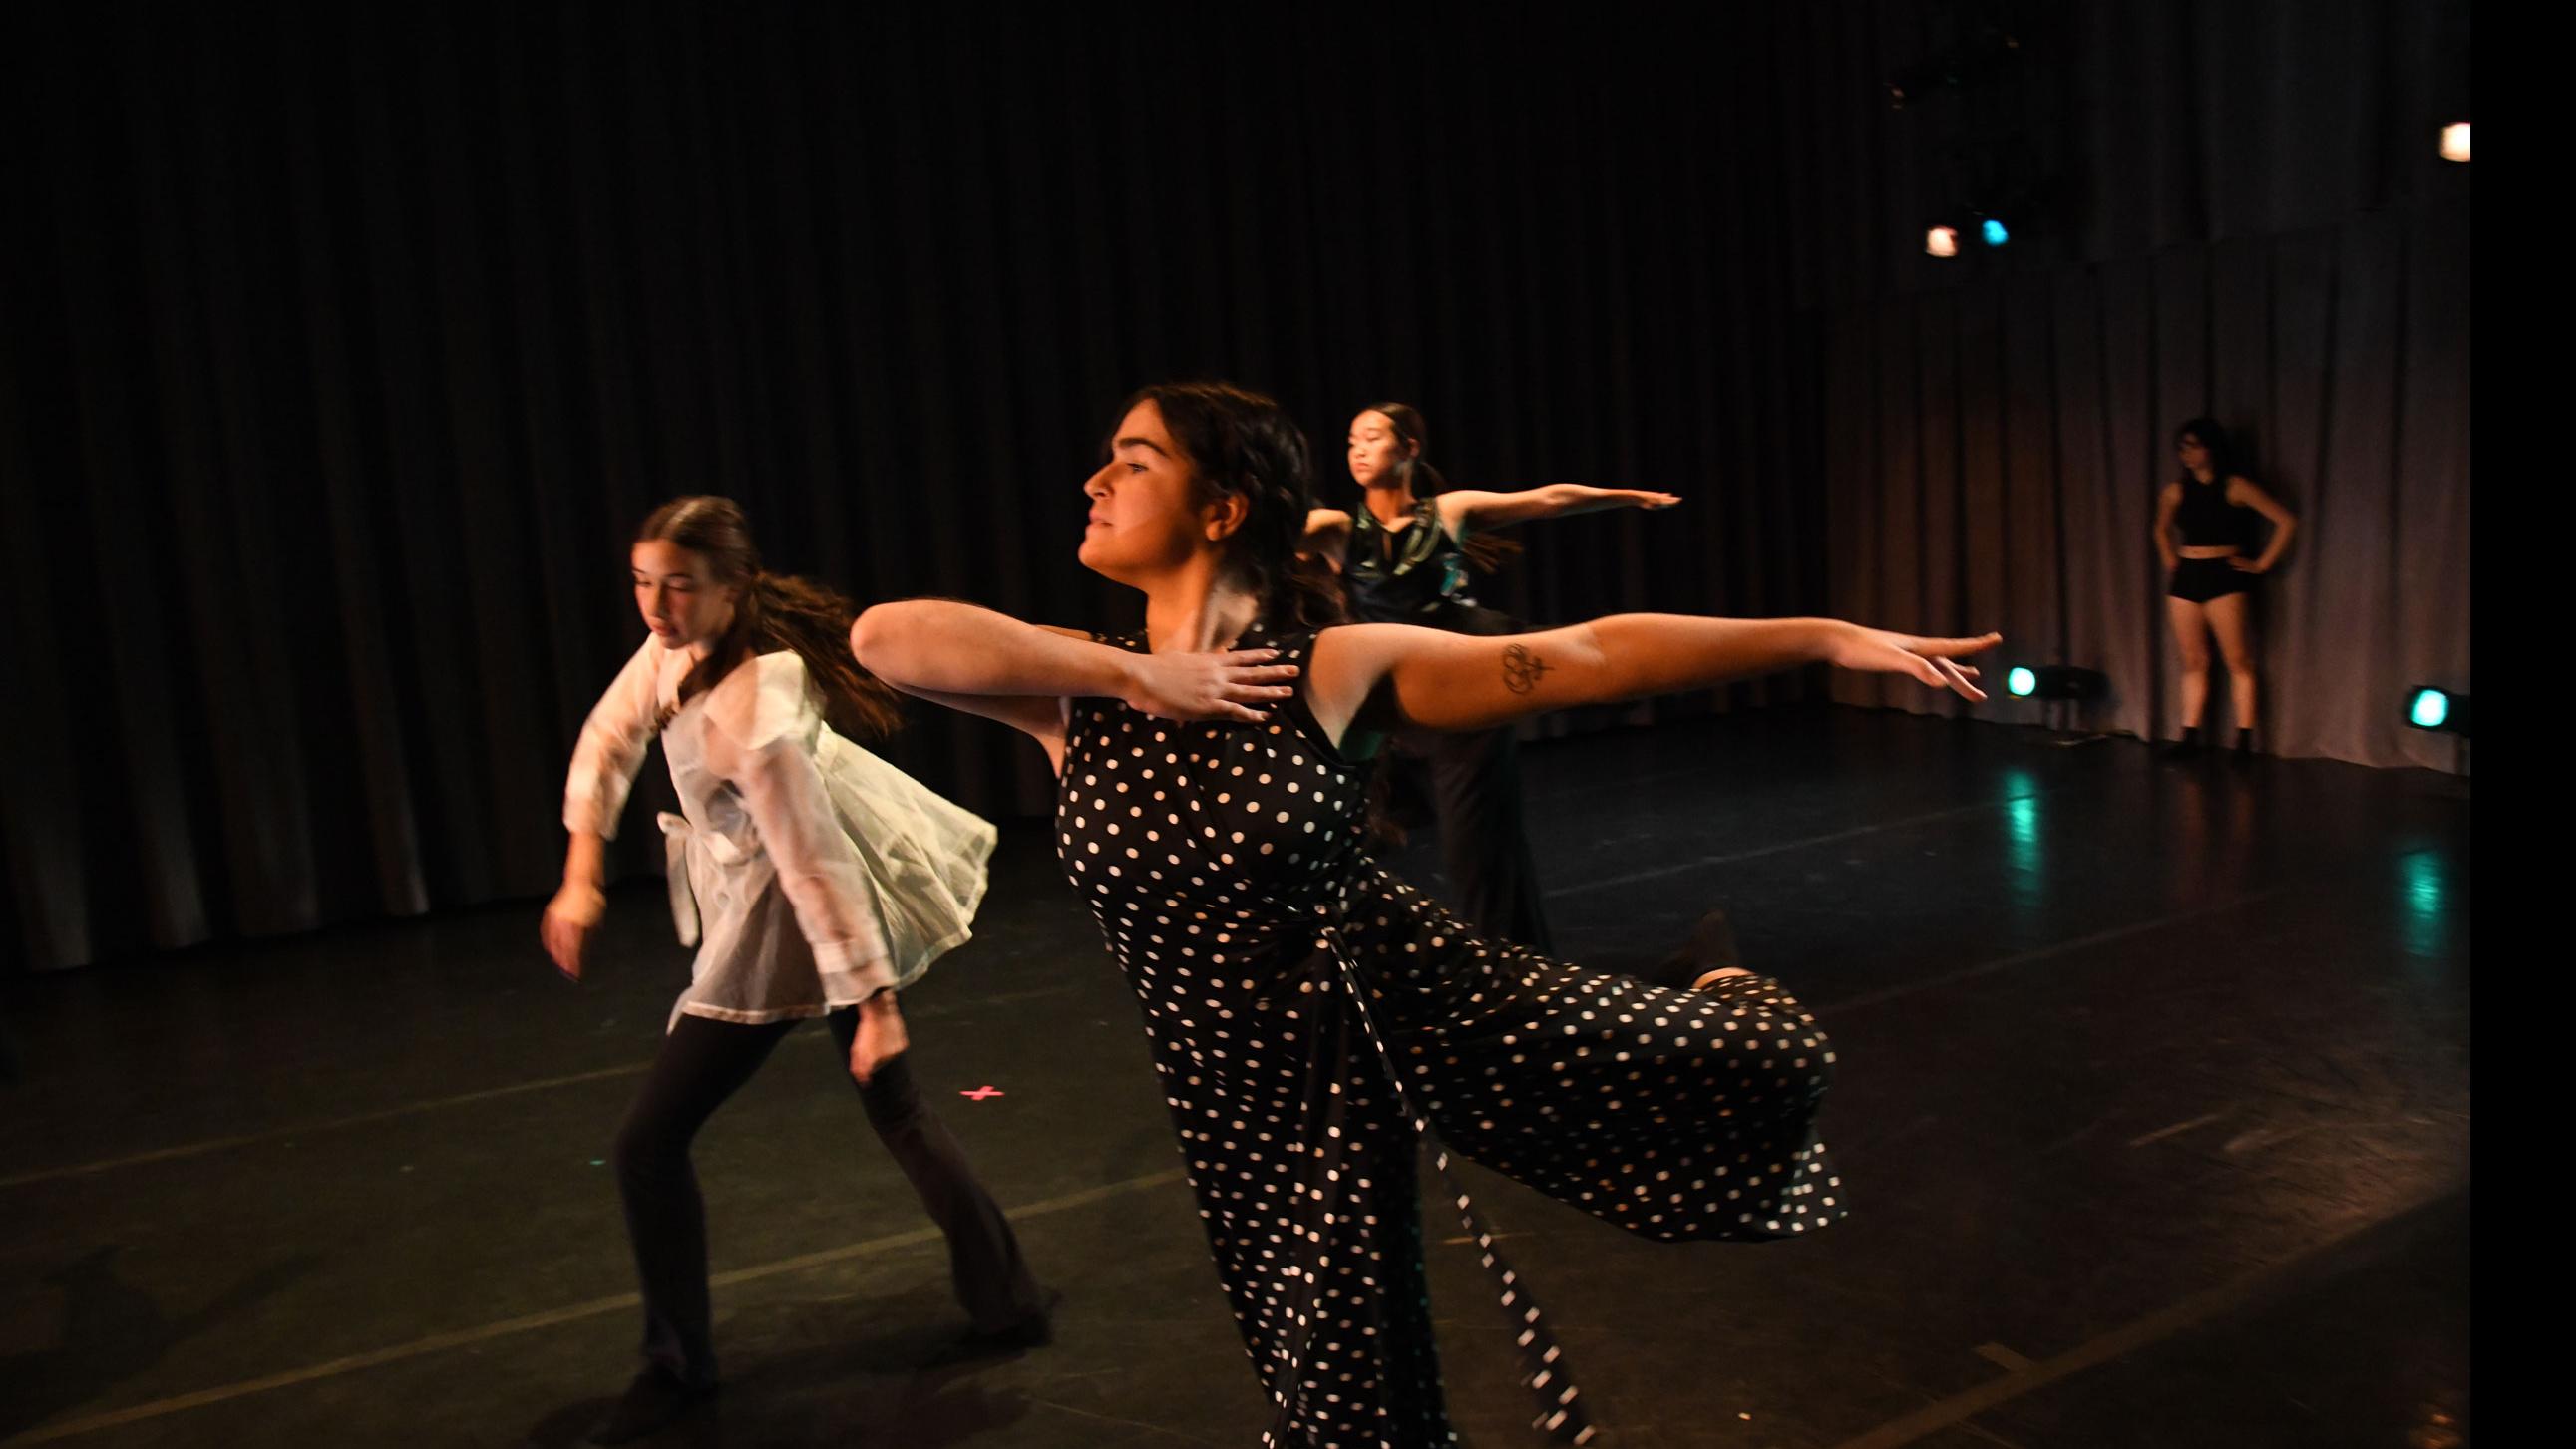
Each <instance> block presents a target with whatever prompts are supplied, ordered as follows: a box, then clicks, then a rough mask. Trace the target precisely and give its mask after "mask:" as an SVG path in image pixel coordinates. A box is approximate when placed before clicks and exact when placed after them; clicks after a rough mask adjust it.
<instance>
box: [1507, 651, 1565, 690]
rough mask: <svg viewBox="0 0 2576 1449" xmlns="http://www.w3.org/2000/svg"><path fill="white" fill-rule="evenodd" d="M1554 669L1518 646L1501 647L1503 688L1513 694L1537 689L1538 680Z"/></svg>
mask: <svg viewBox="0 0 2576 1449" xmlns="http://www.w3.org/2000/svg"><path fill="white" fill-rule="evenodd" d="M1554 667H1555V666H1553V665H1551V664H1549V663H1548V662H1547V661H1546V660H1544V659H1541V658H1539V657H1538V656H1537V655H1535V654H1532V653H1531V652H1529V650H1527V649H1525V648H1523V647H1521V646H1520V645H1518V644H1506V645H1504V646H1503V687H1504V688H1505V689H1508V690H1510V691H1511V692H1512V693H1514V694H1527V693H1529V692H1530V691H1531V690H1533V689H1536V688H1538V682H1539V680H1540V679H1542V678H1544V677H1545V676H1546V674H1547V672H1548V670H1550V669H1551V668H1554Z"/></svg>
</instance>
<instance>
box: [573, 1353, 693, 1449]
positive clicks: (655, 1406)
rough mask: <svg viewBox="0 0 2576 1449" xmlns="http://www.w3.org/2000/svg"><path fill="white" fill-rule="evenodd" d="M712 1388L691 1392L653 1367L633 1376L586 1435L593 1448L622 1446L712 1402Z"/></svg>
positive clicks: (665, 1370)
mask: <svg viewBox="0 0 2576 1449" xmlns="http://www.w3.org/2000/svg"><path fill="white" fill-rule="evenodd" d="M715 1395H716V1386H715V1385H713V1384H708V1385H705V1386H704V1387H702V1388H691V1387H690V1386H689V1385H687V1384H684V1383H682V1382H680V1381H679V1380H678V1379H677V1378H675V1377H673V1376H672V1374H671V1372H670V1370H668V1369H665V1368H663V1367H662V1366H661V1365H659V1364H656V1365H654V1366H653V1367H651V1368H648V1369H646V1370H644V1372H642V1373H640V1374H637V1375H636V1376H635V1382H633V1383H631V1384H628V1385H627V1386H626V1393H625V1394H624V1396H622V1397H620V1398H619V1399H618V1401H617V1407H616V1408H614V1409H611V1410H609V1411H608V1417H607V1418H605V1419H602V1420H600V1421H599V1427H598V1428H596V1429H593V1430H591V1431H590V1442H592V1443H593V1444H625V1443H630V1442H632V1441H634V1440H637V1439H641V1438H643V1437H644V1436H645V1435H647V1434H651V1433H654V1432H656V1431H658V1430H661V1429H664V1428H667V1427H669V1426H670V1425H672V1424H675V1423H678V1422H679V1421H680V1419H681V1418H682V1417H683V1416H685V1415H686V1414H688V1413H689V1411H691V1410H692V1409H695V1408H697V1407H698V1406H699V1405H700V1404H703V1403H705V1402H706V1401H707V1400H709V1399H712V1398H714V1397H715Z"/></svg>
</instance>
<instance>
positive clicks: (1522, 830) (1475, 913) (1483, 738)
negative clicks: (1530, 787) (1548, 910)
mask: <svg viewBox="0 0 2576 1449" xmlns="http://www.w3.org/2000/svg"><path fill="white" fill-rule="evenodd" d="M1396 749H1397V756H1398V761H1399V765H1400V766H1402V767H1414V762H1419V767H1424V768H1427V770H1428V772H1429V774H1430V777H1431V778H1430V782H1429V783H1430V795H1431V808H1432V812H1433V814H1434V816H1435V818H1436V819H1437V820H1438V822H1439V829H1440V869H1441V873H1442V874H1444V875H1446V876H1447V877H1448V880H1449V892H1448V895H1449V904H1450V905H1452V906H1454V907H1455V908H1456V909H1457V911H1458V913H1459V915H1461V916H1462V917H1464V918H1465V919H1466V920H1467V921H1468V922H1469V923H1470V924H1472V925H1474V926H1475V928H1476V930H1477V932H1478V933H1479V934H1480V935H1483V936H1485V937H1486V938H1488V939H1491V940H1500V941H1509V942H1512V943H1513V944H1515V945H1520V946H1527V947H1529V948H1530V949H1531V950H1534V951H1539V952H1546V951H1548V950H1550V949H1552V948H1551V947H1550V945H1549V942H1548V934H1547V917H1546V915H1545V914H1544V913H1543V912H1542V911H1541V910H1540V906H1539V888H1538V865H1537V862H1536V861H1534V860H1533V859H1532V858H1531V856H1530V847H1529V833H1528V830H1527V828H1526V826H1525V825H1524V824H1523V821H1522V814H1521V776H1520V745H1519V741H1518V739H1517V738H1516V737H1515V736H1514V734H1513V732H1512V731H1511V730H1510V729H1509V728H1504V729H1498V730H1484V731H1480V732H1478V733H1475V734H1425V735H1420V736H1408V737H1406V738H1405V739H1403V740H1401V741H1399V742H1398V744H1397V747H1396Z"/></svg>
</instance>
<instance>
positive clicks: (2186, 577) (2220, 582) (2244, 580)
mask: <svg viewBox="0 0 2576 1449" xmlns="http://www.w3.org/2000/svg"><path fill="white" fill-rule="evenodd" d="M2255 578H2256V575H2253V574H2249V573H2246V572H2244V571H2243V570H2241V569H2239V568H2237V567H2236V560H2234V559H2232V558H2187V559H2184V560H2182V561H2181V562H2179V563H2177V564H2175V565H2174V571H2173V581H2172V582H2171V583H2169V584H2167V585H2166V586H2165V593H2166V594H2168V595H2170V596H2171V597H2173V598H2177V599H2183V600H2187V601H2189V602H2191V603H2194V604H2206V603H2208V602H2209V601H2210V600H2212V599H2223V598H2226V597H2227V596H2228V595H2229V594H2250V593H2252V592H2254V580H2255Z"/></svg>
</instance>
